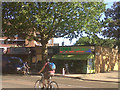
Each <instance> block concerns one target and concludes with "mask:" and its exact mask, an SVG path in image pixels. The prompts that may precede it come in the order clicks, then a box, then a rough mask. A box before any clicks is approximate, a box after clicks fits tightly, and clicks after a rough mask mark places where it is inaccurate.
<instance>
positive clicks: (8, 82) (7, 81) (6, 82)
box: [2, 75, 118, 88]
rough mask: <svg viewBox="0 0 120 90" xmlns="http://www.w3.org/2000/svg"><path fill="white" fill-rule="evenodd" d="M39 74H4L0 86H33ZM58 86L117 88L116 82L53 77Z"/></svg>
mask: <svg viewBox="0 0 120 90" xmlns="http://www.w3.org/2000/svg"><path fill="white" fill-rule="evenodd" d="M39 78H40V76H38V75H29V76H24V75H4V76H2V88H34V83H35V81H36V80H37V79H39ZM52 80H54V81H56V82H57V83H58V85H59V88H118V83H114V82H99V81H84V80H80V79H73V78H65V77H53V78H52Z"/></svg>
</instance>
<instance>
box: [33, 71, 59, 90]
mask: <svg viewBox="0 0 120 90" xmlns="http://www.w3.org/2000/svg"><path fill="white" fill-rule="evenodd" d="M43 79H44V75H43V74H42V73H41V78H40V79H38V80H37V81H36V82H35V85H34V88H35V90H42V89H47V90H59V88H58V84H57V82H55V81H51V77H50V79H49V81H48V83H45V84H44V86H43Z"/></svg>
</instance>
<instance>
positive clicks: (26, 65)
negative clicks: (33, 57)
mask: <svg viewBox="0 0 120 90" xmlns="http://www.w3.org/2000/svg"><path fill="white" fill-rule="evenodd" d="M23 67H24V70H23V71H24V74H26V73H29V68H30V67H29V66H28V63H27V62H25V63H24V64H23Z"/></svg>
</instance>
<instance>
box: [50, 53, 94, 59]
mask: <svg viewBox="0 0 120 90" xmlns="http://www.w3.org/2000/svg"><path fill="white" fill-rule="evenodd" d="M90 58H91V59H92V58H94V55H93V54H84V55H83V54H80V55H60V54H58V55H54V56H53V57H52V60H88V59H90Z"/></svg>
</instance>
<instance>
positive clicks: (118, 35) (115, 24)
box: [103, 2, 120, 40]
mask: <svg viewBox="0 0 120 90" xmlns="http://www.w3.org/2000/svg"><path fill="white" fill-rule="evenodd" d="M119 11H120V2H114V4H113V6H112V7H111V8H108V9H107V10H106V11H105V16H106V17H105V23H104V24H105V25H106V26H105V27H104V28H105V29H104V30H103V35H104V36H105V37H109V38H115V39H117V40H120V13H119Z"/></svg>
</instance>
